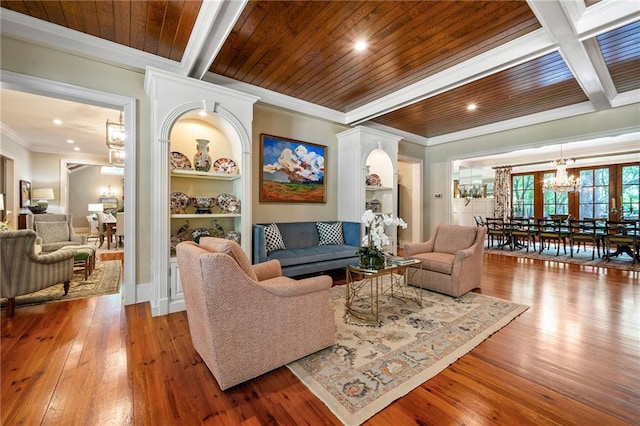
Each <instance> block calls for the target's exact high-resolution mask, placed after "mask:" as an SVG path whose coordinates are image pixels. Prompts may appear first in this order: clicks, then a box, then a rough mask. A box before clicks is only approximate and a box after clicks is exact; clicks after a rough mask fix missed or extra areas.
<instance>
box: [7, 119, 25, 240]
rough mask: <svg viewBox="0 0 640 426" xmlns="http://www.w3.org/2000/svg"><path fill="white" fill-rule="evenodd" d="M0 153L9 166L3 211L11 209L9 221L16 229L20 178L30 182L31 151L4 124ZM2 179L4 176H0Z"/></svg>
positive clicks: (18, 211)
mask: <svg viewBox="0 0 640 426" xmlns="http://www.w3.org/2000/svg"><path fill="white" fill-rule="evenodd" d="M0 130H1V131H2V132H1V134H0V155H2V156H3V157H6V158H8V159H9V160H10V161H9V167H8V168H7V170H5V173H7V182H6V183H5V184H6V189H7V193H6V194H7V199H5V206H4V208H5V212H7V211H9V210H10V211H11V212H12V213H11V216H10V217H9V222H10V223H11V226H12V227H13V228H14V229H16V228H17V227H18V220H17V218H18V214H19V213H20V190H19V185H20V180H26V181H29V182H31V151H29V150H28V149H27V148H26V147H25V146H24V145H23V143H24V142H22V141H18V140H17V139H16V138H15V137H14V134H12V133H11V132H7V129H5V127H4V126H0ZM0 178H2V179H4V177H0Z"/></svg>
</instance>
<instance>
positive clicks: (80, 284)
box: [0, 260, 121, 309]
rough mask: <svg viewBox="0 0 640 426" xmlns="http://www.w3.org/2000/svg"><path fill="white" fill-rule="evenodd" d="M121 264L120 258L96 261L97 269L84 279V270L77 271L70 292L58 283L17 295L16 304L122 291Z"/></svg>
mask: <svg viewBox="0 0 640 426" xmlns="http://www.w3.org/2000/svg"><path fill="white" fill-rule="evenodd" d="M120 272H121V264H120V261H119V260H109V261H105V262H96V269H94V270H93V272H92V273H91V275H89V276H88V277H87V280H86V281H85V280H84V272H77V273H75V274H74V275H73V280H72V281H71V285H70V286H69V293H67V295H66V296H65V295H64V288H63V287H64V285H63V284H62V283H61V284H56V285H54V286H51V287H47V288H45V289H42V290H40V291H37V292H35V293H31V294H25V295H24V296H18V297H16V306H21V305H23V306H24V305H35V304H39V303H45V302H51V301H58V300H70V299H81V298H84V297H91V296H100V295H103V294H112V293H117V292H118V291H120ZM0 304H1V306H2V309H6V308H7V299H0Z"/></svg>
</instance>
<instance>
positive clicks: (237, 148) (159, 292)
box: [144, 68, 258, 316]
mask: <svg viewBox="0 0 640 426" xmlns="http://www.w3.org/2000/svg"><path fill="white" fill-rule="evenodd" d="M144 88H145V92H146V93H147V95H148V96H149V98H150V101H151V123H152V134H151V141H152V146H151V155H152V164H153V180H152V185H153V187H152V209H153V212H150V215H149V216H150V220H151V221H152V230H153V236H152V244H153V247H152V259H151V268H152V271H153V283H152V286H153V291H152V293H153V296H152V298H151V309H152V313H153V315H154V316H156V315H165V314H168V313H171V312H177V311H180V310H184V309H185V306H184V298H183V295H182V286H181V283H180V275H179V269H178V265H177V261H176V258H175V256H172V253H171V239H172V236H173V237H175V233H176V231H177V230H178V229H179V228H180V227H182V226H184V225H185V223H186V221H189V223H188V227H189V228H190V229H192V230H193V229H197V228H204V229H208V228H211V227H212V226H213V223H214V222H216V223H218V224H219V225H221V226H222V227H223V229H224V230H225V231H235V232H237V233H239V234H240V244H241V246H242V248H243V250H244V251H245V252H246V253H248V255H249V256H250V253H251V148H252V143H251V134H252V120H253V104H254V103H255V102H256V101H257V100H258V98H256V97H254V96H251V95H247V94H244V93H240V92H237V91H235V90H231V89H228V88H225V87H221V86H216V85H214V84H211V83H207V82H204V81H200V80H195V79H192V78H188V77H184V76H181V75H177V74H173V73H170V72H166V71H162V70H158V69H154V68H149V69H147V72H146V76H145V85H144ZM200 113H202V114H200ZM180 127H182V128H180ZM196 139H207V140H210V144H209V148H210V155H211V157H212V161H214V162H215V160H216V159H219V158H228V159H232V160H233V161H234V162H235V163H236V165H237V168H238V173H237V174H226V173H218V172H215V171H198V170H194V169H189V168H186V167H185V168H178V169H171V167H170V152H171V151H178V152H180V153H182V154H184V155H185V156H186V157H187V158H189V159H190V158H193V155H194V154H195V151H196V141H195V140H196ZM172 192H182V193H184V194H186V195H187V196H189V197H200V196H204V197H215V196H218V195H219V194H222V193H228V194H232V195H233V196H235V197H236V198H237V199H238V200H239V202H240V211H239V212H237V213H236V212H234V213H224V212H219V211H216V209H215V208H214V210H212V212H211V213H207V214H198V213H195V209H194V208H188V210H186V211H185V212H184V213H172V212H171V209H170V194H171V193H172ZM183 237H188V238H190V236H189V235H186V234H185V235H184V236H183ZM174 242H175V238H174Z"/></svg>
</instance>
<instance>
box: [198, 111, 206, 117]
mask: <svg viewBox="0 0 640 426" xmlns="http://www.w3.org/2000/svg"><path fill="white" fill-rule="evenodd" d="M198 115H199V116H200V117H206V116H207V111H205V110H200V112H199V113H198Z"/></svg>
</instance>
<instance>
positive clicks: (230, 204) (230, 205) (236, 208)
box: [216, 193, 240, 213]
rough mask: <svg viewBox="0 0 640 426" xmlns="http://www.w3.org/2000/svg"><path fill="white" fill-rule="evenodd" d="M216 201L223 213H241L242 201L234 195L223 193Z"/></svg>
mask: <svg viewBox="0 0 640 426" xmlns="http://www.w3.org/2000/svg"><path fill="white" fill-rule="evenodd" d="M216 201H217V202H218V207H220V209H221V210H222V213H240V200H238V199H237V198H236V197H235V196H234V195H232V194H227V193H223V194H220V195H218V197H217V199H216Z"/></svg>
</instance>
